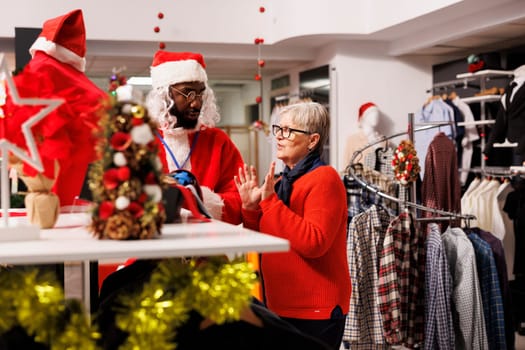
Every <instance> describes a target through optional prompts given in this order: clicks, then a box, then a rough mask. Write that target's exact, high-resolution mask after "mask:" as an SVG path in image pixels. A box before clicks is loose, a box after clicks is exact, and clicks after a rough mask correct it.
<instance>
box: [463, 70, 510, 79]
mask: <svg viewBox="0 0 525 350" xmlns="http://www.w3.org/2000/svg"><path fill="white" fill-rule="evenodd" d="M512 76H514V71H512V70H496V69H484V70H480V71H477V72H474V73H461V74H457V75H456V78H458V79H465V78H490V77H512Z"/></svg>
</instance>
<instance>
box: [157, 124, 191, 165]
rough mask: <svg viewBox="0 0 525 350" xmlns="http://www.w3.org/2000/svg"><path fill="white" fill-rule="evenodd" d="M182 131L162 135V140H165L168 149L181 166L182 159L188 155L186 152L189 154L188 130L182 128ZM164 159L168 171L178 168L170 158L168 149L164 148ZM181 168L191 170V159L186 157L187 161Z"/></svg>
mask: <svg viewBox="0 0 525 350" xmlns="http://www.w3.org/2000/svg"><path fill="white" fill-rule="evenodd" d="M183 131H184V132H180V133H176V134H165V135H164V141H166V143H167V144H168V146H169V148H170V150H171V151H172V152H173V155H174V156H175V158H176V159H177V162H178V163H179V165H181V166H182V163H184V161H185V160H186V158H187V157H188V154H190V143H189V140H188V132H187V131H186V130H183ZM166 160H167V161H168V168H169V171H170V172H172V171H175V170H177V169H178V167H177V165H175V162H174V161H173V159H172V158H171V155H170V154H169V152H168V150H166ZM183 168H184V169H186V170H189V171H191V159H188V161H187V162H186V164H185V165H184V166H183Z"/></svg>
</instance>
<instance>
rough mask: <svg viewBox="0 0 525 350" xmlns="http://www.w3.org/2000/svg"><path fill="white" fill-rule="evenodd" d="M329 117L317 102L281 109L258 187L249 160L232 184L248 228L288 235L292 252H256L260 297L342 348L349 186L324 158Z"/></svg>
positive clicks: (284, 315) (347, 296)
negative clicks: (271, 158) (278, 169)
mask: <svg viewBox="0 0 525 350" xmlns="http://www.w3.org/2000/svg"><path fill="white" fill-rule="evenodd" d="M329 129H330V119H329V116H328V112H327V110H326V109H325V108H324V107H323V106H322V105H320V104H318V103H313V102H309V103H298V104H293V105H290V106H287V107H285V108H283V109H282V110H281V112H280V124H279V125H272V131H273V134H274V135H275V137H276V139H277V158H279V159H281V160H282V161H283V162H284V164H285V165H286V167H285V169H284V171H283V173H282V176H281V177H280V178H279V179H278V180H277V181H275V180H274V169H275V162H272V164H271V165H270V169H269V171H268V173H267V174H266V176H265V179H264V183H263V184H262V185H261V186H259V185H258V180H257V174H256V170H255V168H254V167H253V166H250V167H248V166H247V165H244V167H242V168H239V175H238V176H236V177H235V183H236V185H237V188H238V190H239V193H240V195H241V200H242V216H243V223H244V226H245V227H248V228H251V229H254V230H257V231H260V232H264V233H267V234H271V235H273V236H277V237H282V238H285V239H287V240H289V241H290V251H288V252H285V253H266V254H262V256H261V272H262V280H263V290H264V293H263V294H264V303H265V304H266V306H267V307H268V308H269V309H270V310H272V311H274V312H275V313H277V314H278V315H279V316H280V317H281V318H283V319H285V320H287V321H288V322H290V323H291V324H293V325H294V326H295V327H296V328H298V329H299V330H301V331H303V332H305V333H307V334H309V335H312V336H315V337H317V338H319V339H321V340H323V341H324V342H325V343H327V344H328V345H330V347H331V348H333V349H339V347H340V344H341V340H342V336H343V331H344V326H345V315H346V314H347V312H348V308H349V301H350V291H351V285H350V276H349V272H348V263H347V255H346V222H347V206H346V192H345V188H344V185H343V183H342V181H341V178H340V176H339V174H338V173H337V171H336V170H335V169H334V168H332V167H331V166H327V165H325V164H324V163H323V161H322V160H321V154H322V150H323V145H324V143H325V142H326V140H327V138H328V133H329Z"/></svg>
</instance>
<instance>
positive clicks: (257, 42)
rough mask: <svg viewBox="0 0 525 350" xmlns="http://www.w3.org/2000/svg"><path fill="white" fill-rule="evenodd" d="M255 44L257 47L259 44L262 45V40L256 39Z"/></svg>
mask: <svg viewBox="0 0 525 350" xmlns="http://www.w3.org/2000/svg"><path fill="white" fill-rule="evenodd" d="M253 43H254V44H255V45H259V44H260V43H261V39H260V38H255V39H254V40H253Z"/></svg>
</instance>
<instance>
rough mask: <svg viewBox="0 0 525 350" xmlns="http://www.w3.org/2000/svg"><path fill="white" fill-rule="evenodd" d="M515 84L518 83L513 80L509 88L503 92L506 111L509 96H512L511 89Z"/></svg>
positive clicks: (508, 104)
mask: <svg viewBox="0 0 525 350" xmlns="http://www.w3.org/2000/svg"><path fill="white" fill-rule="evenodd" d="M516 85H518V83H516V82H515V81H513V82H512V83H510V85H509V88H508V89H507V92H506V94H505V109H506V110H507V111H508V110H509V106H510V102H511V101H510V98H511V97H512V91H513V90H514V88H515V87H516Z"/></svg>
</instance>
